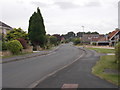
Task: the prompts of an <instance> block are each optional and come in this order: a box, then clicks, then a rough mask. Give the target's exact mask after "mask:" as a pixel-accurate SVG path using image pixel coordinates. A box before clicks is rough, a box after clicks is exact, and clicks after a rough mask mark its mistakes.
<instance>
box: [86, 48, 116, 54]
mask: <svg viewBox="0 0 120 90" xmlns="http://www.w3.org/2000/svg"><path fill="white" fill-rule="evenodd" d="M88 49H91V50H95V51H97V52H99V53H115V50H114V49H105V48H88Z"/></svg>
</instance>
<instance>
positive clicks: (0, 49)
mask: <svg viewBox="0 0 120 90" xmlns="http://www.w3.org/2000/svg"><path fill="white" fill-rule="evenodd" d="M0 51H2V41H1V40H0Z"/></svg>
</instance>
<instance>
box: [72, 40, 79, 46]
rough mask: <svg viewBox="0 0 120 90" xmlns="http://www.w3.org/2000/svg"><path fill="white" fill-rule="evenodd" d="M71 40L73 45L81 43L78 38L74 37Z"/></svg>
mask: <svg viewBox="0 0 120 90" xmlns="http://www.w3.org/2000/svg"><path fill="white" fill-rule="evenodd" d="M72 41H73V43H74V45H78V44H80V43H81V40H80V38H74V39H73V40H72Z"/></svg>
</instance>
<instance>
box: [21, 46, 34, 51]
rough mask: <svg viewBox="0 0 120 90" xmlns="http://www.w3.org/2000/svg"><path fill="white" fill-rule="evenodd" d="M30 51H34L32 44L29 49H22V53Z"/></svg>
mask: <svg viewBox="0 0 120 90" xmlns="http://www.w3.org/2000/svg"><path fill="white" fill-rule="evenodd" d="M30 52H33V46H30V47H28V48H27V49H22V53H30Z"/></svg>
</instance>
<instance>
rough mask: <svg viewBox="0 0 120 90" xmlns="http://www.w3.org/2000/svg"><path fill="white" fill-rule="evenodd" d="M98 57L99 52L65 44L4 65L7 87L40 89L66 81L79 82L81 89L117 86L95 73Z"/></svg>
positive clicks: (4, 79)
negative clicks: (42, 53) (47, 51)
mask: <svg viewBox="0 0 120 90" xmlns="http://www.w3.org/2000/svg"><path fill="white" fill-rule="evenodd" d="M97 60H99V54H98V53H96V52H95V51H91V50H86V49H82V48H81V49H79V48H77V47H74V46H72V45H71V44H63V45H62V46H60V48H59V49H58V50H57V51H55V52H54V53H51V54H49V55H46V56H37V57H34V58H28V59H25V60H21V61H16V62H9V63H5V64H3V68H2V70H3V88H27V87H32V88H33V87H34V86H36V85H37V84H38V85H37V86H36V88H61V87H62V85H63V84H66V83H67V84H68V83H71V84H78V85H79V88H115V87H117V86H115V85H113V84H111V83H109V82H107V81H105V80H102V79H100V78H98V77H96V76H94V75H93V74H91V68H92V67H93V66H94V65H95V63H96V61H97ZM74 61H76V62H74ZM71 62H74V63H73V64H71ZM70 64H71V65H70ZM67 65H69V66H68V67H66V68H64V69H62V68H63V67H65V66H67ZM60 69H62V70H60ZM57 70H60V71H58V72H57V73H55V74H54V73H53V72H56V71H57ZM47 76H49V77H47ZM46 77H47V78H46ZM42 80H43V81H42ZM40 81H41V82H40Z"/></svg>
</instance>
